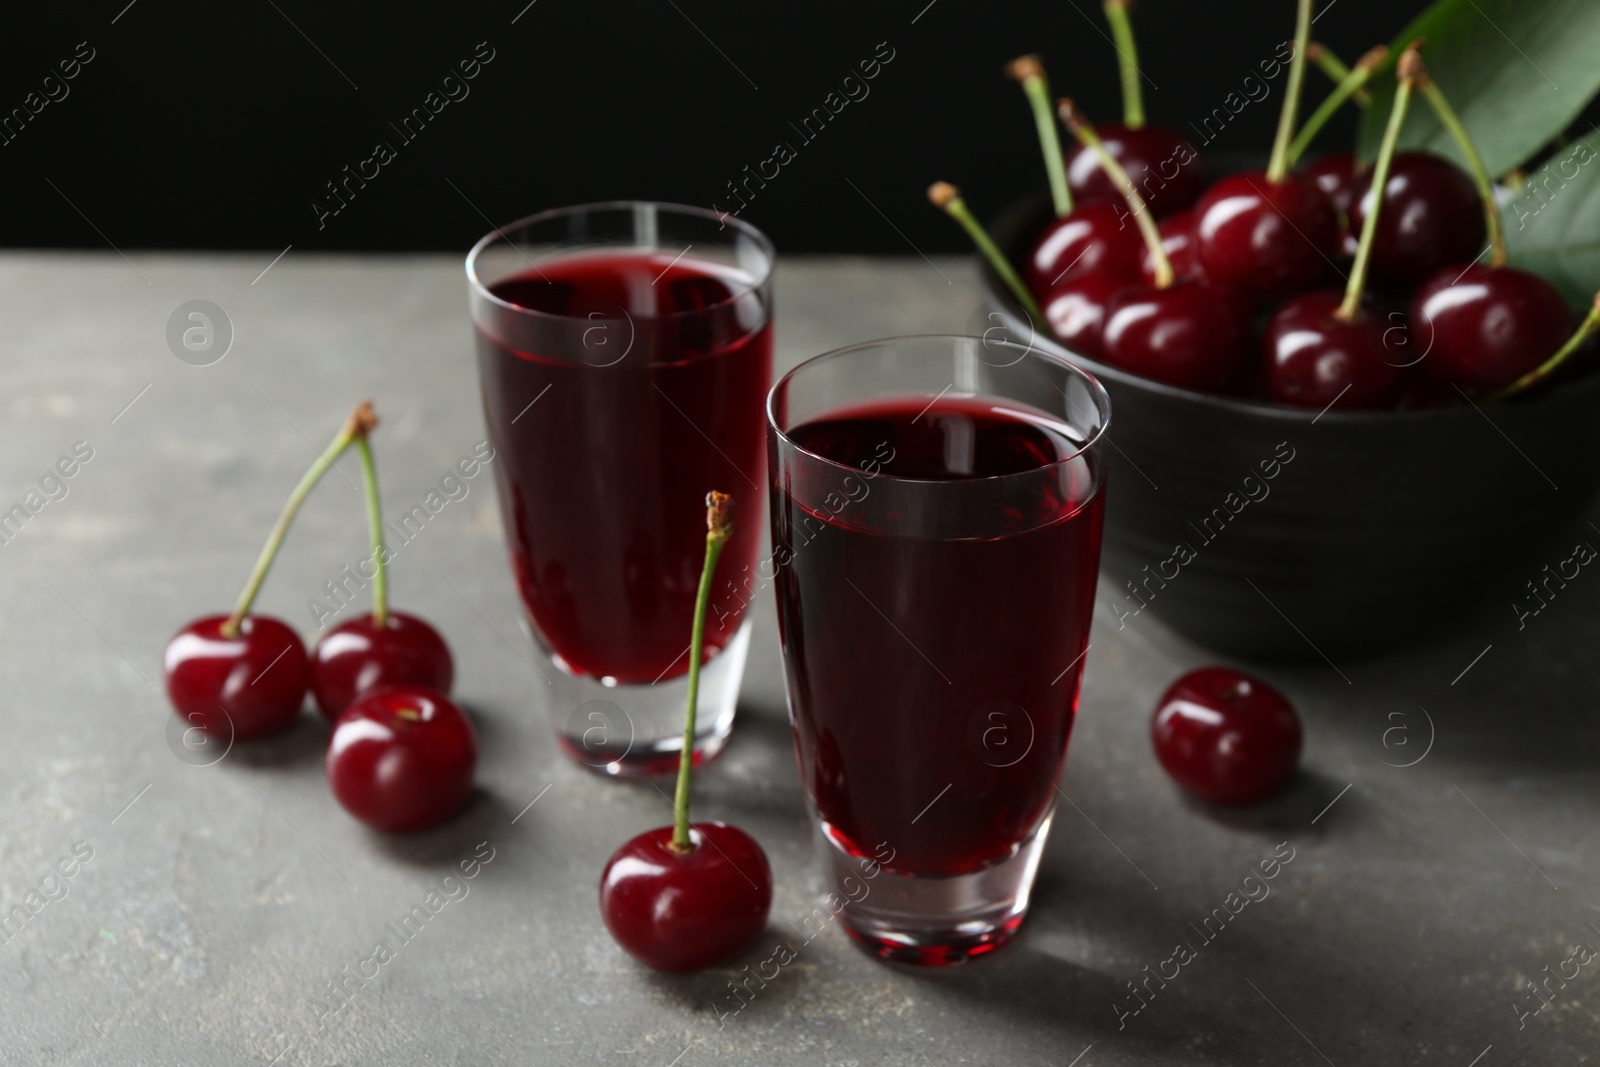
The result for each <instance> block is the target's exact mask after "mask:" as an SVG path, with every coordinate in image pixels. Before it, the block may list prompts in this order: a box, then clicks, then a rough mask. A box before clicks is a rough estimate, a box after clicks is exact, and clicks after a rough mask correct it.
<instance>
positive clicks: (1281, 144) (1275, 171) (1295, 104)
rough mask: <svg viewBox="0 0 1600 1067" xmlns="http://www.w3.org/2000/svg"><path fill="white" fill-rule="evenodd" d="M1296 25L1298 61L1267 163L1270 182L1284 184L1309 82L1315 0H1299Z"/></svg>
mask: <svg viewBox="0 0 1600 1067" xmlns="http://www.w3.org/2000/svg"><path fill="white" fill-rule="evenodd" d="M1295 7H1296V14H1295V23H1294V58H1293V59H1291V60H1289V85H1288V87H1287V88H1286V89H1285V90H1284V93H1283V110H1282V111H1281V112H1280V113H1279V114H1278V136H1277V137H1275V138H1274V139H1273V141H1272V159H1271V161H1270V162H1268V164H1267V181H1269V182H1281V181H1283V180H1284V179H1285V178H1287V177H1288V176H1289V142H1290V140H1291V139H1293V137H1294V125H1295V118H1296V117H1297V116H1298V113H1299V110H1300V86H1301V85H1302V84H1303V83H1304V82H1305V79H1306V47H1307V45H1309V44H1310V43H1311V0H1297V3H1296V5H1295Z"/></svg>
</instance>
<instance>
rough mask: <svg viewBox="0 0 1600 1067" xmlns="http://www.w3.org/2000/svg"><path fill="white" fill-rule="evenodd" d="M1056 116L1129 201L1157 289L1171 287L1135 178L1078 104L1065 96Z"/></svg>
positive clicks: (1166, 261)
mask: <svg viewBox="0 0 1600 1067" xmlns="http://www.w3.org/2000/svg"><path fill="white" fill-rule="evenodd" d="M1056 113H1057V114H1059V115H1060V116H1061V124H1062V125H1063V126H1065V127H1066V128H1067V131H1068V132H1069V133H1071V134H1072V136H1073V137H1075V138H1077V140H1078V143H1079V144H1081V145H1083V147H1084V148H1086V149H1088V150H1089V151H1091V152H1093V153H1094V155H1095V159H1096V160H1097V161H1098V162H1099V163H1100V169H1101V170H1103V171H1105V172H1106V177H1108V178H1110V179H1111V183H1112V184H1113V185H1115V186H1116V187H1117V191H1118V192H1120V193H1121V194H1122V198H1123V199H1124V200H1126V201H1127V202H1128V210H1129V211H1131V212H1133V221H1134V223H1135V225H1137V226H1138V227H1139V233H1140V235H1141V236H1142V237H1143V238H1144V243H1145V247H1146V248H1148V249H1150V259H1151V261H1152V262H1154V263H1155V268H1156V269H1155V283H1156V288H1157V289H1166V288H1169V287H1170V286H1171V285H1172V280H1173V274H1172V261H1171V260H1169V259H1168V258H1167V250H1166V249H1165V248H1162V247H1161V231H1160V229H1158V228H1157V227H1156V221H1155V219H1154V218H1152V217H1151V215H1150V212H1149V211H1148V210H1147V209H1146V207H1145V202H1144V197H1142V196H1140V195H1139V190H1138V189H1137V188H1136V187H1135V186H1134V184H1133V179H1132V178H1130V177H1128V172H1127V171H1126V170H1125V169H1123V166H1122V164H1121V163H1118V162H1117V160H1116V157H1114V156H1113V155H1112V154H1111V153H1110V151H1108V150H1107V149H1106V146H1105V142H1104V141H1102V140H1100V135H1099V134H1098V133H1096V132H1095V128H1094V125H1093V124H1092V123H1090V121H1089V120H1088V119H1087V118H1085V117H1084V116H1083V114H1082V112H1080V111H1079V110H1078V108H1077V105H1075V104H1073V102H1072V101H1071V100H1068V99H1066V98H1065V97H1063V98H1062V99H1061V101H1060V102H1059V103H1057V104H1056Z"/></svg>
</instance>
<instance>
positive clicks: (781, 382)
mask: <svg viewBox="0 0 1600 1067" xmlns="http://www.w3.org/2000/svg"><path fill="white" fill-rule="evenodd" d="M901 341H972V342H974V343H976V344H978V345H979V346H984V347H987V346H989V345H994V344H999V345H1003V346H1005V347H1007V348H1016V349H1021V350H1022V356H1023V358H1026V357H1027V356H1029V355H1032V354H1037V355H1038V356H1040V357H1041V358H1042V359H1044V360H1046V361H1048V362H1050V363H1055V364H1058V365H1060V366H1061V367H1064V368H1065V369H1066V370H1067V371H1068V372H1069V373H1071V374H1075V375H1077V376H1078V377H1080V378H1082V379H1083V380H1084V381H1086V382H1087V383H1088V384H1089V387H1090V394H1091V395H1092V396H1093V397H1094V398H1095V402H1096V404H1097V405H1098V407H1099V408H1100V410H1101V412H1102V413H1103V416H1102V418H1101V420H1100V425H1099V427H1098V428H1096V429H1095V431H1094V432H1093V433H1092V434H1090V435H1089V436H1088V437H1087V438H1086V439H1085V440H1084V442H1083V444H1081V445H1079V446H1078V448H1077V450H1076V451H1074V452H1073V453H1072V454H1071V455H1069V456H1063V457H1061V458H1060V459H1056V460H1052V461H1051V462H1049V463H1045V464H1043V465H1041V466H1038V467H1030V468H1028V469H1027V470H1025V471H1014V472H1012V473H1011V474H990V475H985V476H984V477H982V478H962V479H960V480H959V481H960V484H963V485H976V484H982V483H999V482H1004V481H1005V480H1007V479H1008V478H1034V477H1038V476H1039V475H1040V473H1041V472H1045V471H1055V470H1058V469H1060V468H1062V467H1064V466H1066V465H1067V464H1069V463H1072V462H1073V461H1074V460H1076V459H1078V458H1079V457H1080V456H1082V455H1083V454H1084V453H1086V452H1088V451H1089V450H1090V449H1092V448H1094V447H1095V446H1096V445H1098V444H1099V443H1100V441H1101V439H1102V438H1105V437H1106V434H1107V433H1108V432H1109V431H1110V429H1111V395H1110V394H1109V393H1107V392H1106V387H1105V386H1104V385H1102V384H1101V382H1100V379H1098V378H1096V377H1095V376H1094V375H1093V374H1090V373H1089V372H1088V371H1086V370H1084V369H1083V368H1082V367H1080V366H1078V365H1077V364H1076V363H1074V362H1073V361H1072V360H1070V359H1066V358H1064V357H1062V356H1058V355H1056V354H1055V353H1054V352H1050V351H1048V350H1046V349H1043V348H1038V347H1035V346H1034V345H1032V344H1026V345H1022V344H1018V343H1017V342H1015V341H1011V340H1002V341H999V342H994V341H990V340H988V339H987V338H983V337H973V336H971V335H969V334H959V333H908V334H899V335H897V336H894V337H880V338H877V339H876V340H872V341H859V342H857V343H856V344H853V345H845V346H844V347H843V348H835V349H831V350H830V351H827V352H822V353H820V354H818V355H815V356H812V357H811V358H810V359H807V360H805V361H803V362H802V363H800V364H799V365H798V366H795V367H793V368H791V369H790V370H789V371H788V372H787V373H785V374H784V375H783V377H781V378H779V379H778V380H777V381H775V382H773V383H772V388H771V389H769V390H768V391H767V426H768V427H769V428H770V429H771V430H772V432H773V433H776V434H777V435H778V437H779V438H780V439H781V440H782V441H783V442H784V443H785V444H787V445H788V446H789V447H790V448H792V449H794V450H795V451H796V452H799V453H800V454H801V455H803V456H805V457H806V458H807V459H810V460H815V461H816V462H818V463H825V464H827V465H828V466H829V467H833V468H835V469H837V470H841V471H847V472H849V473H851V474H855V473H857V471H858V470H859V468H857V467H853V466H850V465H849V464H847V463H840V462H839V461H838V460H834V459H829V458H828V457H827V456H823V455H819V454H818V453H816V452H813V451H811V450H810V449H808V448H805V447H803V446H801V445H800V443H799V442H797V441H796V440H795V439H794V438H793V437H790V436H789V432H788V431H787V430H785V429H784V428H783V427H781V426H779V425H778V419H777V415H776V413H775V412H774V410H773V409H774V406H775V405H776V404H777V401H778V390H780V389H782V388H783V387H784V386H786V385H787V384H788V383H789V380H790V379H791V378H793V377H795V375H797V374H799V373H800V372H801V371H802V370H805V369H806V368H807V367H810V366H811V365H812V364H813V363H820V362H822V361H823V360H832V359H838V358H840V357H843V356H848V355H851V354H852V353H856V352H860V351H862V350H864V349H869V348H882V347H884V346H887V345H890V344H894V343H896V342H901ZM1019 362H1020V360H1019ZM1011 366H1015V364H1011ZM941 395H942V394H941ZM962 395H966V394H962ZM971 395H975V396H981V395H984V394H981V393H975V394H971ZM934 399H938V397H935V398H934ZM1018 403H1022V402H1021V401H1018ZM1067 403H1068V404H1069V405H1070V404H1071V403H1072V401H1071V400H1070V399H1069V400H1067ZM930 406H931V402H930ZM874 478H875V479H876V478H886V479H888V480H889V481H891V482H898V483H901V484H904V485H949V484H952V483H953V482H954V481H955V480H954V479H949V478H906V477H902V476H900V475H897V474H889V473H887V472H884V471H880V472H879V473H878V474H876V475H874Z"/></svg>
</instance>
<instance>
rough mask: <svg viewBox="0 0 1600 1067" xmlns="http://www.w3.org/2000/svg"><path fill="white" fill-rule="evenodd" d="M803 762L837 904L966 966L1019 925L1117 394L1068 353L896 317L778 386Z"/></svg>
mask: <svg viewBox="0 0 1600 1067" xmlns="http://www.w3.org/2000/svg"><path fill="white" fill-rule="evenodd" d="M767 417H768V426H767V434H768V463H769V468H770V474H771V479H770V483H769V491H770V502H771V503H770V514H771V522H772V543H773V546H774V548H773V565H774V568H775V569H776V573H777V578H776V581H775V586H776V593H777V601H778V621H779V632H780V638H781V641H782V645H783V658H784V668H785V672H786V679H787V684H788V697H789V715H790V721H791V723H792V725H793V727H794V734H795V748H796V753H797V756H798V759H799V764H800V775H801V778H802V780H803V782H804V784H805V788H806V793H807V796H808V798H809V800H810V804H811V807H812V810H813V813H814V815H815V817H816V819H817V824H818V826H819V828H820V830H821V835H822V837H823V840H824V845H823V849H824V851H825V852H826V853H827V855H828V858H829V863H830V865H831V872H830V874H831V880H832V883H833V885H832V888H833V889H834V890H835V892H836V893H837V894H838V895H839V897H840V898H841V899H843V900H845V901H847V903H846V904H845V905H844V907H843V910H842V911H841V912H840V914H839V918H840V921H841V922H842V923H843V924H844V926H845V928H846V929H847V930H848V932H849V933H850V934H851V936H852V937H854V938H855V939H856V940H857V941H858V942H860V943H862V944H863V945H864V946H866V947H867V948H868V949H869V950H871V951H873V952H875V953H876V954H878V955H879V956H882V957H884V958H886V959H894V960H899V961H903V962H912V963H922V964H950V963H959V962H962V961H964V960H966V959H967V958H969V957H972V956H976V955H980V954H982V953H986V952H989V951H991V950H993V949H995V948H997V947H998V946H1000V945H1001V944H1003V943H1005V942H1006V941H1007V940H1008V939H1009V938H1010V937H1011V936H1012V934H1013V933H1014V932H1015V931H1016V929H1017V928H1018V927H1019V926H1020V924H1021V922H1022V920H1023V917H1024V915H1025V913H1026V911H1027V907H1028V896H1029V892H1030V890H1031V888H1032V885H1033V880H1034V876H1035V874H1036V873H1037V870H1038V863H1039V858H1040V854H1041V851H1042V849H1043V847H1044V842H1045V837H1046V835H1047V834H1048V832H1049V828H1050V820H1051V815H1052V813H1053V811H1054V808H1055V797H1056V781H1057V778H1058V777H1059V775H1060V773H1061V769H1062V765H1063V762H1064V760H1065V758H1066V751H1067V739H1068V735H1069V734H1070V732H1071V729H1072V723H1073V719H1074V717H1075V715H1076V713H1077V704H1078V689H1079V680H1080V676H1081V672H1082V670H1083V660H1084V653H1085V652H1086V650H1087V643H1088V637H1089V625H1090V615H1091V612H1092V610H1093V606H1094V592H1095V580H1096V573H1097V570H1098V567H1099V558H1100V532H1101V519H1102V511H1103V509H1102V503H1103V500H1104V486H1105V478H1106V457H1105V445H1106V431H1107V427H1108V425H1109V420H1110V402H1109V400H1108V399H1107V397H1106V394H1105V391H1104V390H1103V389H1102V388H1101V387H1100V385H1099V383H1098V382H1096V381H1095V380H1094V379H1093V378H1091V377H1090V376H1089V375H1088V374H1086V373H1084V372H1083V371H1081V370H1079V369H1078V368H1077V367H1075V366H1073V365H1072V364H1070V363H1068V362H1066V361H1065V360H1062V359H1058V358H1056V357H1055V356H1052V355H1049V354H1047V353H1044V352H1040V351H1036V350H1032V349H1030V348H1027V347H1024V346H1021V345H1016V344H1012V343H1009V342H998V341H983V340H979V339H977V338H968V337H940V336H928V337H902V338H895V339H891V340H884V341H873V342H869V343H867V344H862V345H856V346H854V347H851V348H845V349H841V350H839V351H836V352H830V353H828V354H826V355H822V356H818V357H816V358H815V359H812V360H810V361H809V362H806V363H804V364H802V365H801V366H799V367H798V368H796V369H795V370H794V371H792V372H790V373H789V374H788V375H786V376H785V377H784V378H782V379H781V380H780V381H779V382H778V383H777V384H776V385H775V386H774V387H773V390H772V392H771V394H770V396H769V397H768V401H767Z"/></svg>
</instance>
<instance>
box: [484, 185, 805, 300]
mask: <svg viewBox="0 0 1600 1067" xmlns="http://www.w3.org/2000/svg"><path fill="white" fill-rule="evenodd" d="M639 207H653V208H655V209H656V210H657V211H658V212H659V211H662V210H663V209H664V210H666V211H667V212H669V213H671V214H676V215H692V216H696V217H698V218H702V219H714V220H716V221H717V222H719V223H721V224H722V225H724V226H732V227H733V228H734V229H735V230H736V231H738V232H739V233H742V234H744V235H745V236H746V237H749V238H750V239H752V240H753V241H755V242H756V244H757V245H759V246H760V248H761V250H762V251H763V252H765V253H766V256H767V265H766V269H765V270H764V271H762V272H761V274H760V276H759V277H757V278H755V280H753V281H752V282H751V283H750V284H749V285H748V286H746V287H744V288H742V289H740V290H738V291H737V292H734V293H731V294H729V296H728V297H727V298H726V299H724V300H719V301H717V302H716V303H715V304H708V305H706V306H705V307H702V308H692V309H690V310H687V311H673V312H669V313H668V314H665V315H649V316H643V315H641V316H639V318H640V319H641V320H642V321H645V322H665V321H668V320H670V319H674V318H678V317H679V316H684V315H705V314H707V313H712V312H718V311H721V310H723V309H724V308H727V307H729V306H731V305H733V304H735V303H737V302H738V301H739V300H740V299H742V298H743V297H745V296H746V295H748V294H750V293H753V292H756V291H758V290H760V289H761V288H763V287H764V286H765V285H767V283H768V282H770V281H771V280H772V271H773V268H774V267H775V266H776V265H777V262H778V252H777V249H776V248H775V247H774V246H773V244H772V239H771V238H770V237H768V236H767V235H766V234H764V233H762V232H761V231H760V230H758V229H756V228H755V227H754V226H752V225H751V224H750V223H748V222H746V221H744V220H743V219H741V218H737V217H735V216H733V215H730V214H728V213H727V212H725V211H712V210H711V209H709V208H703V207H695V206H694V205H692V204H675V203H672V202H671V201H666V200H601V201H597V202H595V203H592V204H569V205H567V206H566V207H555V208H547V209H546V210H544V211H536V212H534V213H533V214H532V215H524V216H522V217H521V218H519V219H516V220H514V221H512V222H508V223H506V224H505V225H504V226H495V227H494V228H493V229H491V230H490V231H489V232H488V233H486V234H484V235H483V236H482V237H480V238H478V240H477V242H476V243H475V244H473V246H472V248H471V249H470V250H469V251H468V252H467V261H466V268H467V284H468V285H469V286H471V288H472V290H473V291H474V292H476V293H477V294H478V295H479V296H481V297H483V298H484V299H485V300H488V301H489V302H491V303H493V304H496V305H498V306H499V307H501V308H503V309H505V310H506V311H511V312H515V313H517V314H520V315H528V316H531V317H533V318H535V319H549V320H551V321H555V322H583V321H585V319H584V317H583V316H579V315H557V314H554V313H552V312H549V311H539V310H537V309H535V308H528V307H523V306H522V305H521V304H513V303H511V302H510V301H509V300H502V299H501V298H500V297H498V296H495V295H494V293H492V292H490V291H489V287H488V286H486V285H484V284H483V280H482V279H481V278H479V277H478V268H477V264H478V257H479V256H480V255H481V254H482V253H484V252H486V251H488V249H489V248H490V247H491V246H492V245H493V244H495V243H497V242H500V241H503V242H505V243H506V244H512V241H511V238H509V237H507V236H506V231H507V230H517V229H521V228H525V227H528V226H532V225H535V224H537V223H541V222H548V221H550V220H552V219H559V218H563V217H566V216H571V215H576V214H577V213H579V212H582V211H605V210H612V211H621V210H624V209H626V210H630V211H631V210H633V209H634V208H639ZM596 247H603V246H598V245H597V246H596ZM686 251H687V250H686ZM524 258H526V257H524ZM528 265H529V266H531V267H533V268H534V269H535V270H537V269H538V264H536V263H534V262H533V261H532V260H529V261H528ZM624 314H628V313H627V312H624ZM632 317H633V316H632V315H629V318H630V319H631V318H632Z"/></svg>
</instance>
